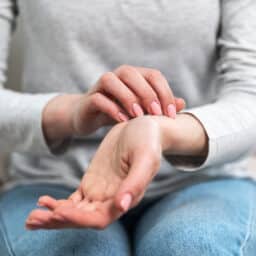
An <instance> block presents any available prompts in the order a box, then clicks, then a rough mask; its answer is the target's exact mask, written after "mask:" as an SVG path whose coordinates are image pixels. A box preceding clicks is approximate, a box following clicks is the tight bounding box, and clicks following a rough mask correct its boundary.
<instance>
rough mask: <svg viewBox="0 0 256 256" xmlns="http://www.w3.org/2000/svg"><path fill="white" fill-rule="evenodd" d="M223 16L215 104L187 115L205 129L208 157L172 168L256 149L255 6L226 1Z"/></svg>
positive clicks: (187, 167) (255, 3) (248, 0)
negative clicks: (207, 141)
mask: <svg viewBox="0 0 256 256" xmlns="http://www.w3.org/2000/svg"><path fill="white" fill-rule="evenodd" d="M221 15H222V16H221V31H220V37H219V39H218V47H219V50H220V56H219V61H218V63H217V71H218V82H217V86H218V88H217V91H218V95H217V99H216V101H215V102H214V103H211V104H208V105H203V106H199V107H196V108H192V109H188V110H187V111H186V112H188V113H191V114H192V115H194V116H195V117H196V118H197V119H198V120H199V121H200V122H201V124H202V125H203V126H204V128H205V130H206V133H207V135H208V138H209V148H208V156H207V158H206V160H205V161H204V163H203V164H202V165H199V166H196V164H195V166H193V160H192V159H191V162H190V161H187V160H184V162H183V163H182V159H179V162H177V163H175V162H174V163H173V164H174V165H177V167H180V168H181V169H185V170H197V169H201V168H203V167H208V166H212V165H217V164H224V163H227V162H231V161H233V160H235V159H237V158H239V157H241V156H242V155H244V154H246V153H247V152H248V151H249V150H250V149H251V148H252V147H253V146H255V144H256V1H255V0H243V1H240V0H222V1H221ZM186 161H187V162H186ZM191 166H192V167H191Z"/></svg>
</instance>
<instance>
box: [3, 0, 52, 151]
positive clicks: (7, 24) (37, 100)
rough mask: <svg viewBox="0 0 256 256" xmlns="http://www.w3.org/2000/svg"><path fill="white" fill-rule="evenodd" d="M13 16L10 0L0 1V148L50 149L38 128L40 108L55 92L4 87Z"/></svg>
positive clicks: (12, 149)
mask: <svg viewBox="0 0 256 256" xmlns="http://www.w3.org/2000/svg"><path fill="white" fill-rule="evenodd" d="M14 19H15V14H14V2H13V1H10V0H1V1H0V152H11V151H20V152H33V153H37V152H50V151H49V148H48V146H47V144H46V142H45V139H44V135H43V131H42V111H43V108H44V106H45V105H46V104H47V102H48V101H49V100H50V99H51V98H53V97H55V96H56V94H41V95H40V94H35V95H32V94H22V93H18V92H14V91H11V90H7V89H4V84H5V82H6V70H7V58H8V52H9V51H8V50H9V44H10V39H11V32H12V25H13V22H14Z"/></svg>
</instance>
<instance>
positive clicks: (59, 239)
mask: <svg viewBox="0 0 256 256" xmlns="http://www.w3.org/2000/svg"><path fill="white" fill-rule="evenodd" d="M70 193H71V191H70V190H69V189H66V188H63V187H59V186H56V187H53V186H51V185H40V186H38V185H37V186H34V185H33V186H20V187H17V188H14V189H12V190H11V191H9V192H6V193H5V194H4V195H3V196H2V197H1V199H0V214H1V215H0V218H1V219H0V256H43V255H46V256H80V255H83V256H85V255H86V256H96V255H120V256H128V255H130V253H129V251H130V248H129V242H128V237H127V235H126V232H125V230H124V228H123V227H122V225H121V224H120V223H119V222H115V223H114V224H112V225H111V226H109V227H108V228H107V229H105V230H103V231H101V230H100V231H99V230H93V229H65V230H52V231H42V230H40V231H33V232H32V231H27V230H26V229H25V227H24V223H25V219H26V217H27V215H28V213H29V212H30V211H31V210H32V209H33V208H35V207H36V202H37V199H38V197H39V196H40V195H43V194H48V195H52V196H55V197H57V198H65V197H67V196H68V195H69V194H70Z"/></svg>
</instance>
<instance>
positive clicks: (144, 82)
mask: <svg viewBox="0 0 256 256" xmlns="http://www.w3.org/2000/svg"><path fill="white" fill-rule="evenodd" d="M184 107H185V102H184V100H183V99H181V98H175V97H174V95H173V93H172V90H171V88H170V86H169V84H168V82H167V80H166V78H165V77H164V76H163V75H162V74H161V73H160V71H158V70H154V69H149V68H142V67H133V66H128V65H123V66H120V67H119V68H117V69H116V70H114V71H113V72H108V73H105V74H104V75H102V77H101V78H100V79H99V80H98V82H97V83H96V85H95V86H94V87H93V88H92V89H91V90H89V91H88V92H87V93H86V94H65V95H60V96H57V97H55V98H54V99H52V100H51V101H50V102H49V103H48V104H47V105H46V107H45V109H44V112H43V130H44V134H45V137H46V140H47V142H48V144H49V145H51V144H54V142H57V141H59V140H63V139H65V138H67V137H71V136H87V135H89V134H90V133H92V132H94V131H96V130H97V129H98V128H100V127H102V126H105V125H110V124H114V123H117V122H123V121H128V120H129V119H130V118H134V117H138V116H142V115H143V114H150V115H162V114H164V115H166V116H169V117H171V118H175V116H176V112H179V111H180V110H182V109H183V108H184Z"/></svg>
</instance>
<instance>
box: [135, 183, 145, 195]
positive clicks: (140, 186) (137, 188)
mask: <svg viewBox="0 0 256 256" xmlns="http://www.w3.org/2000/svg"><path fill="white" fill-rule="evenodd" d="M143 190H144V189H143V184H136V185H134V187H133V193H134V195H135V196H138V195H140V194H141V193H143Z"/></svg>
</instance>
